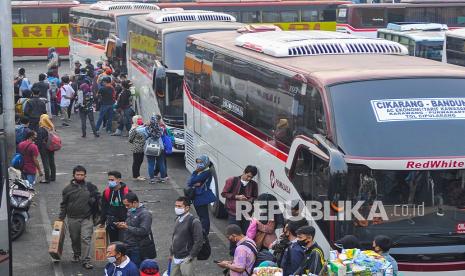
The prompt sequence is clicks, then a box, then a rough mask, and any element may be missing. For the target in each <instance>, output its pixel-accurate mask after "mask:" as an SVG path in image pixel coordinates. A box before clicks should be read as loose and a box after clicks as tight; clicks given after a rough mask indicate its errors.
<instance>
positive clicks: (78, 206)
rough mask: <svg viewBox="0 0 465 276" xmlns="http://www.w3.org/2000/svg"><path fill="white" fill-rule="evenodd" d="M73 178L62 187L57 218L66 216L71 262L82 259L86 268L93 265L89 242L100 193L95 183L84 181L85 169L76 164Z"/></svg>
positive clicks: (62, 218)
mask: <svg viewBox="0 0 465 276" xmlns="http://www.w3.org/2000/svg"><path fill="white" fill-rule="evenodd" d="M73 177H74V178H73V180H71V183H70V184H68V185H67V186H66V187H65V188H64V189H63V201H62V202H61V205H60V215H59V217H58V220H64V219H65V218H66V217H68V229H69V236H70V238H71V244H72V248H73V260H72V262H75V263H77V262H79V261H82V265H83V267H84V268H86V269H92V268H93V267H94V266H93V265H92V264H91V262H90V249H91V248H90V243H91V241H92V233H93V228H94V222H93V217H96V216H98V205H99V204H98V202H99V200H100V198H99V197H100V194H99V192H98V189H97V187H96V186H95V185H93V184H92V183H90V182H87V181H86V169H85V168H84V167H83V166H76V167H74V169H73Z"/></svg>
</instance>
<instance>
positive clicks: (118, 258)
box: [105, 242, 139, 276]
mask: <svg viewBox="0 0 465 276" xmlns="http://www.w3.org/2000/svg"><path fill="white" fill-rule="evenodd" d="M126 251H127V247H126V245H125V244H124V243H121V242H114V243H112V244H110V245H109V246H108V247H107V260H108V264H107V265H105V276H114V275H115V276H116V275H118V276H139V269H137V266H136V265H135V264H134V263H133V262H132V261H131V259H130V258H129V257H128V256H126Z"/></svg>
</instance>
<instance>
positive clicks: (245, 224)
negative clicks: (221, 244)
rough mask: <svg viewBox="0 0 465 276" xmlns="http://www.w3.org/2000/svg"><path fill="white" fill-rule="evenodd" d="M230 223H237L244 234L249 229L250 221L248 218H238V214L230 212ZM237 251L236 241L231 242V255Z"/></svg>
mask: <svg viewBox="0 0 465 276" xmlns="http://www.w3.org/2000/svg"><path fill="white" fill-rule="evenodd" d="M228 224H235V225H237V226H239V227H240V228H241V230H242V234H244V235H245V234H246V233H247V229H248V228H249V224H250V221H248V220H247V219H246V218H244V217H242V218H241V220H236V216H233V215H231V214H228ZM235 251H236V243H233V242H229V255H230V256H234V252H235Z"/></svg>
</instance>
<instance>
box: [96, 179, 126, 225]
mask: <svg viewBox="0 0 465 276" xmlns="http://www.w3.org/2000/svg"><path fill="white" fill-rule="evenodd" d="M125 188H126V184H125V183H123V182H121V188H120V189H119V190H117V191H113V190H112V189H110V193H109V198H108V199H107V198H106V197H105V191H106V189H105V190H104V191H103V193H102V203H101V208H102V209H101V215H100V224H104V223H105V222H106V221H107V217H109V216H111V217H112V218H111V219H112V220H113V222H118V221H126V218H127V212H128V210H127V209H126V206H124V204H123V198H124V196H125V193H124V192H123V191H124V190H125ZM127 191H128V192H131V190H129V189H128V190H127Z"/></svg>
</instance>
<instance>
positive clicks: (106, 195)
mask: <svg viewBox="0 0 465 276" xmlns="http://www.w3.org/2000/svg"><path fill="white" fill-rule="evenodd" d="M110 192H111V190H110V188H109V187H106V188H105V190H104V191H103V198H105V200H106V201H110ZM127 193H129V188H128V186H124V188H123V196H124V195H126V194H127Z"/></svg>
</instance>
